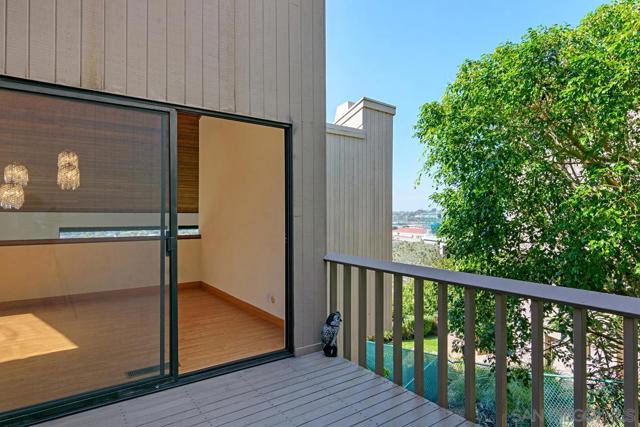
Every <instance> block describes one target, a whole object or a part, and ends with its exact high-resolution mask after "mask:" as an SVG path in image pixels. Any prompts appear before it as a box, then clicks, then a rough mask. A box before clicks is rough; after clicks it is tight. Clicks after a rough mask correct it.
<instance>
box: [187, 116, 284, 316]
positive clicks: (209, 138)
mask: <svg viewBox="0 0 640 427" xmlns="http://www.w3.org/2000/svg"><path fill="white" fill-rule="evenodd" d="M199 215H200V233H201V235H202V239H201V257H202V261H201V265H202V281H203V282H205V283H207V284H209V285H212V286H215V287H216V288H219V289H221V290H223V291H224V292H227V293H229V294H232V295H233V296H235V297H236V298H240V299H242V300H244V301H246V302H248V303H250V304H253V305H255V306H257V307H260V308H261V309H263V310H265V311H267V312H269V313H271V314H273V315H275V316H278V317H280V318H284V313H285V298H284V297H285V177H284V131H283V130H282V129H276V128H269V127H264V126H257V125H252V124H246V123H241V122H232V121H228V120H221V119H215V118H211V117H203V118H201V119H200V206H199ZM183 256H184V255H183V254H180V257H183ZM272 298H273V301H272Z"/></svg>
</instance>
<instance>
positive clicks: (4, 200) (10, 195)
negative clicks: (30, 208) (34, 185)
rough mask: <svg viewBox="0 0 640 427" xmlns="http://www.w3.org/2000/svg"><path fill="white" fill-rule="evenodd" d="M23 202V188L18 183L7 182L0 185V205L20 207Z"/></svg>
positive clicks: (2, 206)
mask: <svg viewBox="0 0 640 427" xmlns="http://www.w3.org/2000/svg"><path fill="white" fill-rule="evenodd" d="M23 204H24V189H23V188H22V186H21V185H20V184H15V183H8V184H2V186H0V207H1V208H3V209H16V210H17V209H20V208H21V207H22V205H23Z"/></svg>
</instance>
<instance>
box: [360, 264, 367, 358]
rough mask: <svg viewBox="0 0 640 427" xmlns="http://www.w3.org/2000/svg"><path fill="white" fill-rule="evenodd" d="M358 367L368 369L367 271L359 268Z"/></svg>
mask: <svg viewBox="0 0 640 427" xmlns="http://www.w3.org/2000/svg"><path fill="white" fill-rule="evenodd" d="M358 365H360V366H362V367H363V368H366V367H367V269H366V268H363V267H359V268H358Z"/></svg>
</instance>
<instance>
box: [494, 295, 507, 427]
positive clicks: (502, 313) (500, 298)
mask: <svg viewBox="0 0 640 427" xmlns="http://www.w3.org/2000/svg"><path fill="white" fill-rule="evenodd" d="M495 297H496V320H495V322H496V323H495V333H496V336H495V340H496V427H507V308H506V297H505V296H504V295H502V294H496V296H495Z"/></svg>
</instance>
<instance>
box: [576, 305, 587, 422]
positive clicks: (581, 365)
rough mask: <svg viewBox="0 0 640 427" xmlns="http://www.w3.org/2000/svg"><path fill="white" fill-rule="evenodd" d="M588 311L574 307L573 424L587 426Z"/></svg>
mask: <svg viewBox="0 0 640 427" xmlns="http://www.w3.org/2000/svg"><path fill="white" fill-rule="evenodd" d="M586 410H587V311H586V310H585V309H583V308H576V307H574V309H573V425H574V427H586V426H587V416H586V415H587V412H586Z"/></svg>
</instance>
